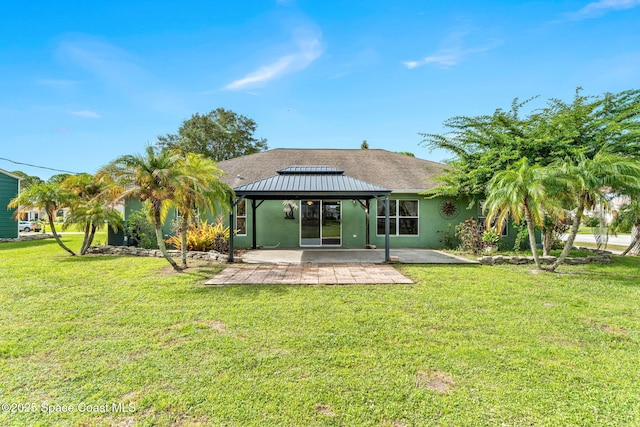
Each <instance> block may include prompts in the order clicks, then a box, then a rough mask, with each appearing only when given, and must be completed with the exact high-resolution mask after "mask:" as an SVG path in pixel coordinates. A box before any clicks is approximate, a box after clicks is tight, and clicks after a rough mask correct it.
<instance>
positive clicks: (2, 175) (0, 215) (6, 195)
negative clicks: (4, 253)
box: [0, 169, 20, 239]
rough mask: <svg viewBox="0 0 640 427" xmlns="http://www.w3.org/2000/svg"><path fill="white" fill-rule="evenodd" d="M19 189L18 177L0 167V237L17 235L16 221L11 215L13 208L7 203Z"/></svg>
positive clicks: (9, 237)
mask: <svg viewBox="0 0 640 427" xmlns="http://www.w3.org/2000/svg"><path fill="white" fill-rule="evenodd" d="M19 191H20V177H19V176H17V175H14V174H12V173H10V172H7V171H5V170H2V169H0V207H3V208H0V238H2V239H15V238H17V237H18V221H17V220H16V219H15V218H14V217H13V213H14V211H15V209H8V208H7V205H8V204H9V202H10V201H11V200H12V199H14V198H15V197H16V196H17V195H18V192H19Z"/></svg>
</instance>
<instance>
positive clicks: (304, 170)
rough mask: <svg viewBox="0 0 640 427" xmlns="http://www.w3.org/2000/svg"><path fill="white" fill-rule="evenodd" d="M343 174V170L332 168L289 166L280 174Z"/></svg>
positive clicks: (279, 172) (281, 170)
mask: <svg viewBox="0 0 640 427" xmlns="http://www.w3.org/2000/svg"><path fill="white" fill-rule="evenodd" d="M315 173H318V174H337V175H340V174H343V173H344V171H343V170H342V169H336V168H334V167H332V166H289V167H286V168H284V169H280V170H279V171H278V174H280V175H281V174H315Z"/></svg>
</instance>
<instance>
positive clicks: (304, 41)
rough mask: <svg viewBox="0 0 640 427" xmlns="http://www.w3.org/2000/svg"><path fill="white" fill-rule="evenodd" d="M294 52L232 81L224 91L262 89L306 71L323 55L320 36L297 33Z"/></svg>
mask: <svg viewBox="0 0 640 427" xmlns="http://www.w3.org/2000/svg"><path fill="white" fill-rule="evenodd" d="M292 50H293V52H292V53H289V54H286V55H283V56H280V57H278V58H276V59H274V60H273V61H271V62H269V63H268V64H266V65H263V66H261V67H259V68H258V69H256V70H255V71H252V72H250V73H248V74H246V75H245V76H244V77H242V78H240V79H237V80H234V81H232V82H231V83H229V84H228V85H226V86H225V87H224V88H223V89H225V90H245V89H250V88H255V87H260V86H264V85H265V84H266V83H268V82H270V81H271V80H275V79H278V78H280V77H282V76H284V75H286V74H290V73H294V72H297V71H302V70H304V69H305V68H307V67H308V66H309V65H311V63H312V62H313V61H315V60H316V59H318V58H319V57H320V55H322V52H323V47H322V42H321V36H320V34H319V33H317V32H309V31H297V32H295V33H294V37H293V47H292Z"/></svg>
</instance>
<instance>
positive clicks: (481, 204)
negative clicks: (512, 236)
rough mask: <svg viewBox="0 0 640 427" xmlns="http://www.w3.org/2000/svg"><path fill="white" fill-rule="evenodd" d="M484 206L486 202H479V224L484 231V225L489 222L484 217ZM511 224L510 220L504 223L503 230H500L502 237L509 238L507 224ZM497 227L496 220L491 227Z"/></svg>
mask: <svg viewBox="0 0 640 427" xmlns="http://www.w3.org/2000/svg"><path fill="white" fill-rule="evenodd" d="M484 204H485V201H484V200H478V223H479V224H480V226H482V228H483V229H484V225H485V222H486V220H487V217H486V216H485V215H484V214H485V212H483V211H484ZM508 222H509V219H507V220H506V221H505V222H503V223H502V230H500V234H501V235H502V237H504V236H507V235H508V230H507V223H508ZM495 225H496V220H495V219H494V220H493V224H491V227H492V228H493V227H495Z"/></svg>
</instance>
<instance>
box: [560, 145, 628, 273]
mask: <svg viewBox="0 0 640 427" xmlns="http://www.w3.org/2000/svg"><path fill="white" fill-rule="evenodd" d="M556 170H557V172H556V173H557V178H558V179H561V180H563V181H564V182H565V183H566V185H567V191H565V192H564V195H565V197H566V200H569V201H570V202H571V206H567V207H568V208H569V209H575V215H574V217H573V223H572V224H571V229H570V231H569V236H568V238H567V241H566V242H565V245H564V248H563V249H562V253H561V254H560V256H559V257H558V259H556V261H555V262H554V263H553V264H552V265H551V267H550V269H549V270H550V271H555V269H556V268H558V266H559V265H560V264H562V263H563V262H564V260H565V259H566V258H567V255H569V251H570V250H571V248H572V247H573V243H574V241H575V238H576V235H577V234H578V228H579V227H580V222H581V221H582V217H583V216H584V212H585V210H587V209H592V208H594V207H595V206H597V205H598V204H599V203H600V202H601V201H604V200H606V195H607V194H608V193H611V192H614V193H620V194H633V193H636V194H637V193H638V191H640V164H639V163H638V162H635V161H633V160H628V159H627V158H625V157H622V156H619V155H613V154H608V153H604V152H600V153H598V154H596V155H595V156H594V157H593V158H591V159H589V158H586V157H580V158H578V159H577V161H566V162H563V163H561V164H559V165H558V166H557V169H556Z"/></svg>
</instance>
